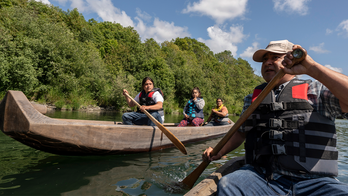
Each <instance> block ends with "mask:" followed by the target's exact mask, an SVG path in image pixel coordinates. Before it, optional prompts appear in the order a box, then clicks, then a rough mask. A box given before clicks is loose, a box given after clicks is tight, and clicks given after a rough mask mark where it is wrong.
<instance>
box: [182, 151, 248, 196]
mask: <svg viewBox="0 0 348 196" xmlns="http://www.w3.org/2000/svg"><path fill="white" fill-rule="evenodd" d="M244 164H245V157H244V156H242V157H234V158H232V159H231V160H229V161H228V162H227V163H225V164H224V165H223V166H221V167H220V168H219V169H217V170H216V171H215V172H213V173H212V174H210V175H209V176H208V177H206V178H205V179H204V180H202V181H201V182H200V183H198V184H197V185H196V186H194V187H193V188H192V189H191V190H190V191H189V192H187V193H186V194H185V196H213V195H216V191H217V184H218V182H219V180H220V178H221V177H222V176H225V175H227V174H229V173H232V172H234V171H236V170H237V169H239V168H241V167H242V166H243V165H244Z"/></svg>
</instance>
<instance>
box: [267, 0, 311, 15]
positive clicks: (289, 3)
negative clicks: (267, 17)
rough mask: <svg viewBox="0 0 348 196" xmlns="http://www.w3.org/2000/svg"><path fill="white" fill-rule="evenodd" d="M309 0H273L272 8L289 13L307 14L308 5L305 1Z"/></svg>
mask: <svg viewBox="0 0 348 196" xmlns="http://www.w3.org/2000/svg"><path fill="white" fill-rule="evenodd" d="M310 1H311V0H273V3H274V9H275V10H276V11H277V12H284V11H285V12H288V13H290V14H292V13H297V14H300V15H307V14H308V6H307V5H306V3H308V2H310Z"/></svg>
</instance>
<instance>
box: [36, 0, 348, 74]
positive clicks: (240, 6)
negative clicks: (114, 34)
mask: <svg viewBox="0 0 348 196" xmlns="http://www.w3.org/2000/svg"><path fill="white" fill-rule="evenodd" d="M36 1H41V2H43V3H46V4H51V5H54V6H58V7H60V8H61V9H62V10H65V11H67V10H68V9H69V10H72V9H74V8H77V9H78V11H79V12H80V13H82V14H83V15H84V17H85V19H86V20H88V19H90V18H94V19H95V20H97V21H111V22H115V23H120V24H121V25H123V26H132V27H134V28H135V29H136V30H137V32H138V33H139V35H140V36H141V39H142V40H145V39H147V38H154V39H155V40H156V41H157V42H158V43H162V42H163V41H166V40H168V41H170V40H172V39H175V38H177V37H191V38H194V39H197V40H198V41H200V42H204V43H205V44H206V45H207V46H208V47H209V48H210V49H211V50H212V51H213V52H214V53H219V52H222V51H224V50H230V51H231V52H232V54H233V56H234V57H235V58H239V57H241V58H243V59H245V60H247V61H248V62H249V63H250V65H251V66H252V67H253V69H254V70H255V73H256V74H258V75H260V68H261V67H260V66H261V65H260V63H256V62H254V61H253V60H252V58H251V57H252V54H253V52H255V51H256V50H257V49H260V48H265V47H266V46H267V45H268V43H269V42H270V41H273V40H283V39H287V40H289V41H291V42H292V43H294V44H299V45H301V46H302V47H304V48H305V49H307V51H308V54H309V55H310V56H311V57H312V58H313V59H314V60H315V61H317V62H318V63H320V64H322V65H324V66H327V67H329V68H332V69H334V70H336V71H338V72H341V73H343V74H345V75H348V66H346V64H347V60H346V58H345V57H347V56H348V53H347V52H348V12H347V8H348V1H347V0H334V1H328V0H262V1H261V0H172V1H165V0H148V1H145V0H122V1H121V0H36Z"/></svg>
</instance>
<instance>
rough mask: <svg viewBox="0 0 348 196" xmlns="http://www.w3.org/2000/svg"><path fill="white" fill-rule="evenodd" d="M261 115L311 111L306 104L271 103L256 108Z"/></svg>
mask: <svg viewBox="0 0 348 196" xmlns="http://www.w3.org/2000/svg"><path fill="white" fill-rule="evenodd" d="M257 110H260V111H261V112H262V113H267V112H273V111H286V110H311V111H312V110H313V107H312V106H311V105H310V104H309V103H308V102H282V101H281V102H272V103H269V104H260V105H259V106H258V107H257Z"/></svg>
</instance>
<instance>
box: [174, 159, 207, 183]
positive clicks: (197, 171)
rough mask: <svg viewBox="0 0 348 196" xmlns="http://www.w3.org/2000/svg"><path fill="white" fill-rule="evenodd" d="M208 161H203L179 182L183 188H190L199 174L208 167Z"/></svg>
mask: <svg viewBox="0 0 348 196" xmlns="http://www.w3.org/2000/svg"><path fill="white" fill-rule="evenodd" d="M209 163H210V162H207V161H203V162H202V163H201V164H200V165H199V166H198V167H197V168H196V169H195V170H193V172H192V173H190V175H188V176H187V177H186V178H185V179H184V180H183V181H182V182H181V183H180V184H181V187H182V188H183V189H191V188H192V187H193V185H194V184H195V182H196V181H197V180H198V178H199V176H201V174H202V173H203V171H204V170H205V168H207V167H208V165H209Z"/></svg>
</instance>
